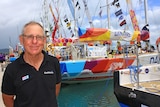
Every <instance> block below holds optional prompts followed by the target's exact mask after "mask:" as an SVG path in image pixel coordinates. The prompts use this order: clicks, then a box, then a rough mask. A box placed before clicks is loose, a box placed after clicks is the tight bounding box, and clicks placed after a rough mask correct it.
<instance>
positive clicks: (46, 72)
mask: <svg viewBox="0 0 160 107" xmlns="http://www.w3.org/2000/svg"><path fill="white" fill-rule="evenodd" d="M44 74H54V72H53V71H45V72H44Z"/></svg>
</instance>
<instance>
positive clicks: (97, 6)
mask: <svg viewBox="0 0 160 107" xmlns="http://www.w3.org/2000/svg"><path fill="white" fill-rule="evenodd" d="M100 3H101V0H99V2H98V4H97V6H96V8H95V11H94V16H95V15H96V12H97V10H98V6H99V4H100Z"/></svg>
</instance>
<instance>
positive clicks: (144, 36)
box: [141, 24, 150, 41]
mask: <svg viewBox="0 0 160 107" xmlns="http://www.w3.org/2000/svg"><path fill="white" fill-rule="evenodd" d="M149 37H150V35H149V25H148V24H146V25H145V26H144V27H143V28H142V30H141V40H143V41H144V40H147V39H148V38H149Z"/></svg>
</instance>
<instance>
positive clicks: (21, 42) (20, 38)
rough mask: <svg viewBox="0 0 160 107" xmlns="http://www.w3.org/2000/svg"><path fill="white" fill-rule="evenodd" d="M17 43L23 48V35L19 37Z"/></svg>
mask: <svg viewBox="0 0 160 107" xmlns="http://www.w3.org/2000/svg"><path fill="white" fill-rule="evenodd" d="M19 41H20V44H21V45H22V46H23V35H20V36H19Z"/></svg>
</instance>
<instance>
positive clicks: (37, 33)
mask: <svg viewBox="0 0 160 107" xmlns="http://www.w3.org/2000/svg"><path fill="white" fill-rule="evenodd" d="M20 42H21V44H22V45H23V47H24V49H25V52H26V53H28V54H30V55H37V54H39V53H41V52H42V49H43V48H44V44H45V43H46V37H45V36H44V32H43V29H42V28H41V27H40V26H39V25H36V24H33V25H28V26H27V27H26V28H25V29H24V34H23V35H21V36H20Z"/></svg>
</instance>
